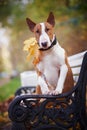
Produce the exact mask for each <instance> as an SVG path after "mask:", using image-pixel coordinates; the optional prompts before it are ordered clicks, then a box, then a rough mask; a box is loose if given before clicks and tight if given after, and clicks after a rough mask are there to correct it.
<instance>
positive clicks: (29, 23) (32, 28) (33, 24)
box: [26, 18, 36, 32]
mask: <svg viewBox="0 0 87 130" xmlns="http://www.w3.org/2000/svg"><path fill="white" fill-rule="evenodd" d="M26 22H27V24H28V27H29V29H30V30H31V31H32V32H33V31H34V27H35V26H36V23H34V22H33V21H32V20H30V19H29V18H26Z"/></svg>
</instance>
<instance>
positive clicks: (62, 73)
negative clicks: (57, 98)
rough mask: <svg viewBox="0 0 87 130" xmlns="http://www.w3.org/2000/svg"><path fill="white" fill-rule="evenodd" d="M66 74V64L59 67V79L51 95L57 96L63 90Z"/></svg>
mask: <svg viewBox="0 0 87 130" xmlns="http://www.w3.org/2000/svg"><path fill="white" fill-rule="evenodd" d="M67 72H68V67H67V65H66V64H64V65H62V66H61V67H60V76H59V79H58V83H57V87H56V89H55V90H54V91H53V93H52V94H54V95H57V94H60V93H62V91H63V88H64V82H65V79H66V75H67Z"/></svg>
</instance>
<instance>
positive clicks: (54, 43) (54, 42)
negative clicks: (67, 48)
mask: <svg viewBox="0 0 87 130" xmlns="http://www.w3.org/2000/svg"><path fill="white" fill-rule="evenodd" d="M56 41H57V40H56V36H55V39H54V41H53V42H52V44H51V46H49V47H48V48H39V50H40V51H47V50H49V49H50V48H52V47H53V46H54V45H56V43H57V42H56Z"/></svg>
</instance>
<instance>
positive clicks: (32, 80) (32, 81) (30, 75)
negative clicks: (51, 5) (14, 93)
mask: <svg viewBox="0 0 87 130" xmlns="http://www.w3.org/2000/svg"><path fill="white" fill-rule="evenodd" d="M85 53H86V51H84V52H81V53H78V54H75V55H73V56H69V57H68V61H69V64H70V67H71V69H72V72H73V78H74V81H75V82H77V80H78V76H79V73H80V69H81V64H82V60H83V56H84V54H85ZM20 78H21V86H37V74H36V72H35V71H25V72H22V73H21V74H20Z"/></svg>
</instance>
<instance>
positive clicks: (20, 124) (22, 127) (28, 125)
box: [8, 51, 87, 130]
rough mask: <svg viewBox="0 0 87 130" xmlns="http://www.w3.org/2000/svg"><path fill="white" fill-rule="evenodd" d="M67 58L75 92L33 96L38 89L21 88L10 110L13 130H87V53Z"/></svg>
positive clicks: (30, 87) (33, 87) (31, 87)
mask: <svg viewBox="0 0 87 130" xmlns="http://www.w3.org/2000/svg"><path fill="white" fill-rule="evenodd" d="M83 57H84V58H83ZM68 59H69V63H70V66H71V68H72V71H73V77H74V80H75V86H74V87H73V89H72V90H71V91H70V92H68V93H64V94H59V95H56V96H53V95H33V94H32V93H33V92H34V91H35V86H26V87H21V88H20V89H18V90H17V91H16V93H15V99H14V100H13V101H12V102H11V104H10V105H9V109H8V113H9V118H10V119H11V121H12V130H87V113H86V85H87V52H86V51H85V52H82V53H79V54H76V55H74V56H70V57H69V58H68ZM40 99H41V100H42V99H43V101H42V102H40V101H41V100H40Z"/></svg>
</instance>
